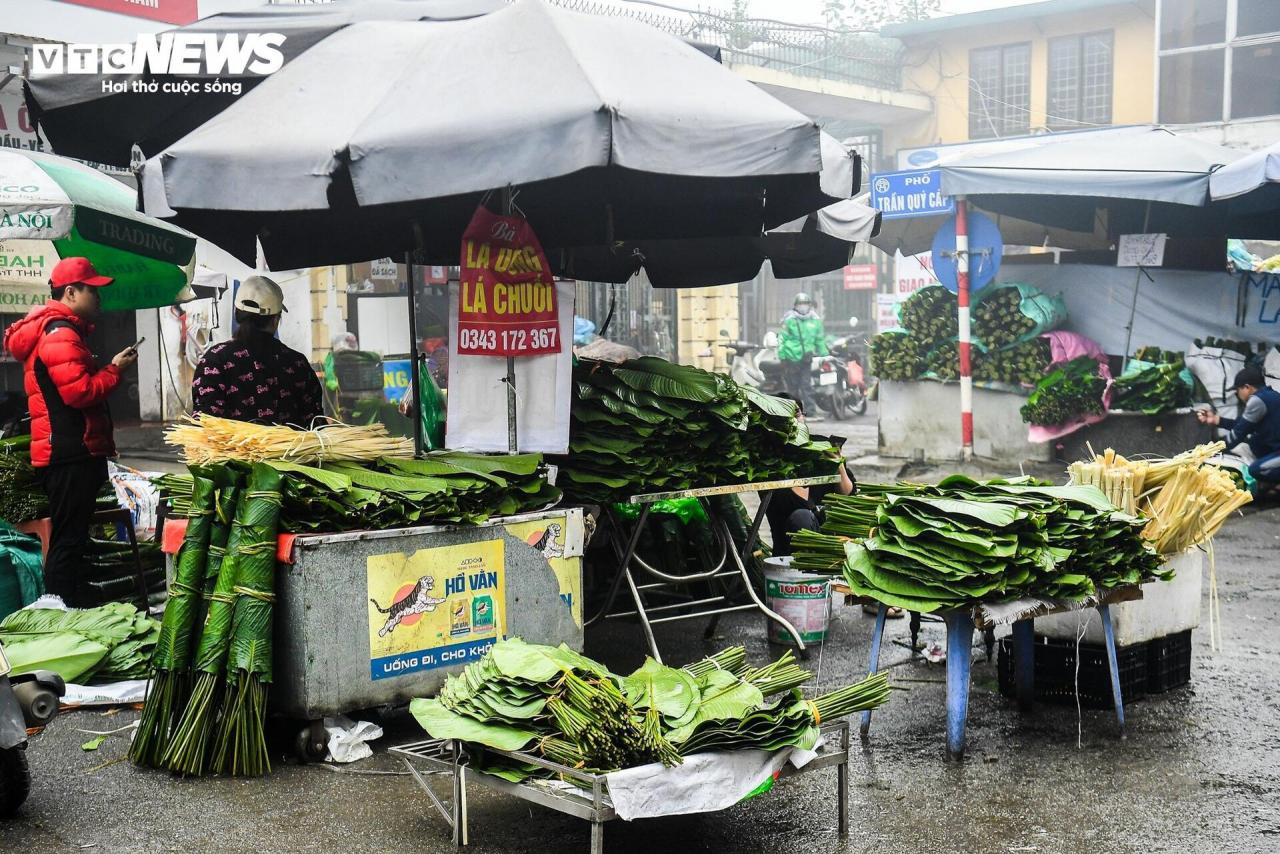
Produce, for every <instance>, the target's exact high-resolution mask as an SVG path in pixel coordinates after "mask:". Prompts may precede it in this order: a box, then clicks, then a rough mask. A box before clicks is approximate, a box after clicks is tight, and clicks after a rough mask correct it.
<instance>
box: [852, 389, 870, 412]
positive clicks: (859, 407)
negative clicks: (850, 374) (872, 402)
mask: <svg viewBox="0 0 1280 854" xmlns="http://www.w3.org/2000/svg"><path fill="white" fill-rule="evenodd" d="M849 394H850V395H852V396H853V401H854V402H853V414H854V415H866V414H867V395H866V393H864V392H863V391H862V390H861V389H857V388H855V389H851V390H850V392H849Z"/></svg>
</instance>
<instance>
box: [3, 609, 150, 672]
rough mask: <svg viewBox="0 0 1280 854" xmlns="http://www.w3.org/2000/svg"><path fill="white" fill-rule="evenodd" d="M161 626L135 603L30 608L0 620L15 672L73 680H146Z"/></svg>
mask: <svg viewBox="0 0 1280 854" xmlns="http://www.w3.org/2000/svg"><path fill="white" fill-rule="evenodd" d="M159 638H160V623H159V622H158V621H156V620H153V619H151V618H150V617H148V616H147V615H146V614H144V613H142V612H141V611H139V610H138V609H137V608H135V607H133V606H132V605H126V604H122V603H119V602H112V603H110V604H107V605H102V606H100V607H97V608H71V609H68V610H65V611H64V610H60V609H55V608H27V609H23V610H21V611H15V612H13V613H12V614H10V615H9V616H7V617H5V618H4V619H3V620H0V644H3V645H4V652H5V656H6V657H7V658H8V659H9V663H10V664H12V665H13V668H14V673H29V672H31V671H33V670H52V671H54V672H55V673H57V674H59V675H60V676H62V678H63V679H65V680H66V681H68V682H77V683H88V682H119V681H120V680H122V679H143V678H146V677H147V676H148V675H149V674H150V672H151V668H150V662H151V655H152V652H153V650H154V649H155V646H156V642H157V641H158V640H159Z"/></svg>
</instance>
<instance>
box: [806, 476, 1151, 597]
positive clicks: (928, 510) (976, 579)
mask: <svg viewBox="0 0 1280 854" xmlns="http://www.w3.org/2000/svg"><path fill="white" fill-rule="evenodd" d="M872 502H878V503H879V506H878V507H877V508H876V509H875V520H874V523H870V524H869V519H868V517H869V515H870V504H871V503H872ZM1143 525H1144V521H1143V520H1141V519H1137V518H1135V517H1132V516H1128V515H1126V514H1124V513H1121V512H1120V511H1118V510H1117V509H1116V508H1115V507H1114V506H1113V505H1112V504H1111V503H1110V502H1109V501H1108V500H1107V499H1106V496H1105V495H1103V493H1102V492H1101V491H1100V490H1098V489H1097V488H1096V487H1093V486H1063V487H1056V486H1048V485H1044V484H1040V483H1036V482H1032V481H1030V480H1028V479H1016V480H1012V481H1003V480H993V481H988V482H986V483H979V482H976V481H973V480H971V479H969V478H966V477H963V476H960V475H956V476H953V477H950V478H947V479H945V480H943V481H942V482H941V483H939V484H938V485H937V486H932V487H920V486H908V485H899V486H898V487H895V491H893V492H886V493H882V494H880V495H875V496H868V497H865V498H864V499H863V503H862V505H861V506H859V507H858V508H857V511H856V512H849V511H848V510H847V509H843V510H842V511H841V512H840V513H838V514H837V515H835V516H829V517H828V520H827V524H826V525H824V527H823V530H822V532H820V533H810V534H807V535H805V536H803V537H796V538H793V540H792V544H793V547H794V548H795V551H796V565H797V566H799V567H800V568H803V569H808V570H814V571H820V572H826V573H828V574H831V573H832V572H833V570H836V571H839V572H841V573H842V574H843V575H844V577H845V580H846V581H847V582H848V584H849V586H850V588H851V589H853V590H854V592H856V593H859V594H861V595H866V596H870V597H872V598H874V599H877V600H879V601H881V602H884V603H886V604H889V605H895V606H899V607H904V608H908V609H910V610H913V611H920V612H924V613H929V612H932V611H937V610H946V609H951V608H959V607H964V606H968V605H972V604H975V603H977V602H983V601H1001V600H1007V599H1017V598H1022V597H1026V596H1034V597H1039V598H1052V599H1067V600H1078V599H1082V598H1084V597H1086V596H1089V595H1091V594H1092V593H1094V592H1095V591H1096V590H1097V589H1105V588H1111V587H1115V586H1118V585H1122V584H1134V583H1138V582H1141V581H1145V580H1148V579H1150V578H1159V577H1162V575H1163V574H1164V573H1165V570H1164V569H1163V566H1162V564H1161V560H1160V557H1159V555H1157V554H1156V553H1155V551H1154V550H1152V549H1151V547H1150V546H1149V544H1148V543H1147V542H1146V541H1145V540H1144V539H1143V538H1142V536H1141V531H1142V528H1143ZM839 549H842V550H843V551H844V560H843V562H840V563H837V562H836V561H837V559H838V550H839Z"/></svg>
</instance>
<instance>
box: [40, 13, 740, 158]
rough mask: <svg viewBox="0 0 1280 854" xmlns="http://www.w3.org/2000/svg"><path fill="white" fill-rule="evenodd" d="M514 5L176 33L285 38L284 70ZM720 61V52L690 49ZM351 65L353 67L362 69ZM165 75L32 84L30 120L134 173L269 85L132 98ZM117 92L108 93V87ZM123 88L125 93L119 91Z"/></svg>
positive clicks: (199, 25) (322, 17) (225, 25)
mask: <svg viewBox="0 0 1280 854" xmlns="http://www.w3.org/2000/svg"><path fill="white" fill-rule="evenodd" d="M509 2H510V0H333V2H327V3H321V4H304V5H280V4H272V5H264V6H261V7H258V8H251V9H245V10H241V11H236V12H223V13H221V14H218V15H210V16H209V17H207V18H202V19H201V20H199V21H196V22H195V23H192V24H188V25H186V26H184V27H177V28H175V29H174V30H173V31H172V32H175V33H214V34H217V35H219V36H231V35H241V36H244V35H247V34H251V33H279V34H280V35H283V36H284V37H285V40H284V43H283V44H282V45H281V46H280V50H281V53H282V54H283V56H284V61H285V62H292V61H293V60H294V59H296V58H297V57H298V56H300V55H301V54H302V53H303V52H305V51H307V50H310V49H311V48H312V47H314V46H315V45H316V44H318V43H319V42H320V41H321V40H322V39H325V38H327V37H329V36H331V35H333V34H334V33H336V32H338V31H339V30H342V29H344V28H346V27H349V26H350V25H352V24H355V23H358V22H360V21H460V20H466V19H468V18H476V17H479V16H481V15H487V14H489V13H490V12H496V11H497V10H499V9H501V8H503V7H505V6H506V5H507V4H508V3H509ZM689 43H690V44H692V45H694V46H696V47H698V49H699V50H702V51H703V52H704V53H706V54H708V55H709V56H711V57H712V58H714V59H716V60H717V61H718V60H719V58H720V49H719V48H717V47H715V46H713V45H706V44H701V43H699V42H694V41H690V42H689ZM363 59H364V57H363V56H352V57H347V58H346V60H345V62H346V63H347V64H354V63H358V62H361V61H363ZM170 79H181V78H170V77H169V76H167V75H159V74H153V73H150V72H148V73H146V74H137V75H131V74H52V75H45V76H40V77H34V78H32V79H31V80H29V81H27V85H26V97H27V106H28V109H29V110H30V113H31V115H32V117H33V118H34V119H35V120H36V121H37V122H38V123H39V125H40V128H41V130H42V131H43V132H44V134H45V136H46V137H48V139H49V141H50V142H51V143H52V145H53V148H54V150H55V151H57V152H58V153H60V154H65V155H67V156H70V157H79V158H81V159H84V160H93V161H96V162H99V163H110V164H113V165H115V166H128V165H130V154H131V152H132V149H133V146H134V144H137V145H138V147H139V148H140V149H141V150H142V151H143V152H144V154H146V155H151V154H155V153H156V152H159V151H161V150H162V149H164V148H166V147H167V146H169V145H171V144H173V143H175V142H177V141H178V140H179V139H181V138H182V137H184V136H186V135H187V134H188V133H190V132H191V131H193V130H195V129H196V128H198V127H199V126H200V125H202V124H204V123H205V122H206V121H208V120H209V119H211V118H213V117H214V116H216V115H217V114H218V113H220V112H222V111H223V110H225V109H226V108H227V107H229V106H231V104H233V103H235V102H236V101H237V100H239V98H240V97H241V96H242V95H243V93H244V92H247V91H249V90H251V89H252V88H253V87H255V86H257V85H258V84H259V83H260V82H262V80H263V79H264V78H262V77H257V76H253V75H246V76H244V77H239V78H237V82H239V83H240V85H241V91H240V92H239V93H236V92H232V91H225V90H219V91H216V92H203V91H201V92H197V93H182V94H178V93H168V92H164V91H157V92H134V91H130V90H131V89H132V83H133V82H134V81H141V80H147V81H159V82H163V81H167V80H170ZM107 82H110V83H113V84H115V85H116V87H117V88H116V90H115V91H113V92H110V93H105V92H104V83H107ZM121 87H123V88H124V91H121Z"/></svg>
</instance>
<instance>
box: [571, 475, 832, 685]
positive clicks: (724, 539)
mask: <svg viewBox="0 0 1280 854" xmlns="http://www.w3.org/2000/svg"><path fill="white" fill-rule="evenodd" d="M838 481H839V477H838V476H837V475H828V476H824V477H805V478H795V479H792V480H775V481H767V482H764V483H743V484H730V485H725V486H711V487H705V488H701V489H685V490H680V491H678V492H653V493H647V494H644V495H633V496H631V498H630V499H628V503H630V504H635V505H639V506H640V515H639V518H637V519H636V520H635V522H633V523H631V527H630V529H628V527H627V524H628V523H627V522H626V521H625V520H624V519H623V518H622V516H621V514H619V513H617V512H616V511H615V510H613V509H612V508H606V511H605V512H606V513H607V516H608V519H609V524H610V526H611V527H612V529H613V530H612V535H611V536H610V538H609V539H610V542H611V544H612V546H613V550H614V554H615V555H616V556H617V558H618V573H617V575H615V576H614V579H613V582H612V584H611V585H610V587H609V593H608V595H607V597H606V598H605V602H604V605H603V606H601V608H600V610H599V611H597V612H596V614H595V615H594V616H593V617H591V618H590V619H589V620H587V623H586V624H587V625H588V626H589V625H592V624H593V623H595V622H597V621H599V620H602V619H618V618H622V617H637V618H638V619H639V621H640V627H641V628H642V629H643V631H644V636H645V640H647V641H648V643H649V652H650V654H651V655H652V656H653V657H654V658H655V659H656V660H658V661H659V662H660V661H662V654H661V653H660V652H659V651H658V643H657V641H656V640H655V639H654V636H653V626H654V625H656V624H658V623H670V622H675V621H677V620H694V619H698V618H699V617H710V618H711V620H712V622H711V623H710V625H709V626H708V627H707V632H706V636H707V637H710V636H711V635H712V634H714V632H715V629H716V625H717V623H718V621H719V618H720V615H721V614H728V613H731V612H734V611H751V610H758V611H760V613H762V614H764V615H765V616H766V617H768V618H769V619H771V620H773V621H774V622H776V623H778V625H780V626H782V627H783V628H784V629H786V630H787V632H788V633H789V634H790V635H791V637H792V638H793V639H794V640H795V643H796V646H797V647H798V648H799V650H800V656H801V657H802V658H807V657H808V650H807V649H806V648H805V644H804V641H803V640H802V639H801V638H800V632H799V631H797V630H796V627H795V626H793V625H791V623H790V622H788V621H787V620H786V619H785V618H784V617H782V616H781V615H779V614H777V613H775V612H774V611H772V610H770V609H769V608H768V607H766V606H765V604H764V602H763V601H762V600H761V599H760V596H759V594H758V593H757V592H756V589H755V586H754V585H753V584H752V582H751V576H750V574H748V572H747V563H748V562H749V561H750V560H751V554H752V552H753V551H754V550H755V547H756V541H757V539H758V537H759V534H760V525H761V523H762V522H763V521H764V517H765V511H766V510H767V509H768V507H769V501H770V500H771V499H772V498H773V495H772V492H773V490H775V489H791V488H792V487H798V486H817V485H824V484H829V483H836V482H838ZM747 492H758V493H760V508H759V509H758V510H757V511H756V515H755V518H754V519H753V520H752V522H751V528H750V529H749V531H748V532H747V540H746V542H745V543H744V544H743V548H742V550H741V552H739V550H738V549H736V548H734V547H733V537H732V536H731V534H730V532H729V527H728V525H727V523H726V522H725V520H724V519H723V518H722V517H721V516H720V514H719V513H718V512H717V511H716V510H715V508H714V507H709V508H708V510H707V512H708V514H709V515H710V517H711V525H712V531H713V533H714V535H715V537H716V539H717V540H718V541H719V544H720V548H721V549H722V553H721V555H720V558H719V560H718V561H716V562H715V565H714V566H712V567H710V568H708V569H704V570H702V571H699V572H692V573H687V574H684V575H672V574H670V573H666V572H663V571H662V570H660V569H658V568H657V567H654V566H650V565H649V564H648V563H646V562H645V561H644V560H643V559H642V558H641V557H640V556H639V555H637V554H636V547H637V546H638V545H639V543H640V535H641V533H643V531H644V526H645V522H647V521H648V519H649V511H650V509H651V508H652V506H653V505H654V504H656V503H657V502H659V501H671V500H675V499H683V498H708V497H711V496H715V495H741V494H744V493H747ZM624 539H625V540H626V542H625V544H624V543H623V540H624ZM729 558H732V561H733V566H732V567H731V568H728V569H726V568H725V564H726V561H727V560H728V559H729ZM637 576H640V577H641V579H644V577H645V576H648V577H649V578H652V579H653V580H652V581H647V582H646V583H643V584H641V583H637ZM713 580H720V581H721V583H723V584H724V586H725V589H724V592H721V593H718V594H714V595H710V596H706V597H703V598H701V599H692V600H682V601H679V602H675V603H670V604H665V605H655V604H652V603H649V602H646V598H645V597H646V596H649V597H653V596H656V595H658V594H660V593H669V592H672V591H673V589H674V588H678V587H681V586H684V585H689V584H697V583H699V582H710V581H713ZM624 582H625V583H626V585H627V589H628V590H629V591H630V593H631V600H632V602H633V603H634V605H635V608H634V609H632V610H624V611H616V612H615V611H613V610H612V609H613V606H614V602H615V601H616V599H617V598H618V592H619V590H620V589H621V587H622V584H623V583H624ZM736 582H741V584H742V586H743V588H744V589H745V592H746V594H747V595H748V596H749V597H750V599H751V601H750V602H749V603H748V604H745V605H734V604H733V603H732V599H731V598H730V596H729V593H730V585H731V584H733V583H736ZM655 615H656V616H655Z"/></svg>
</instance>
